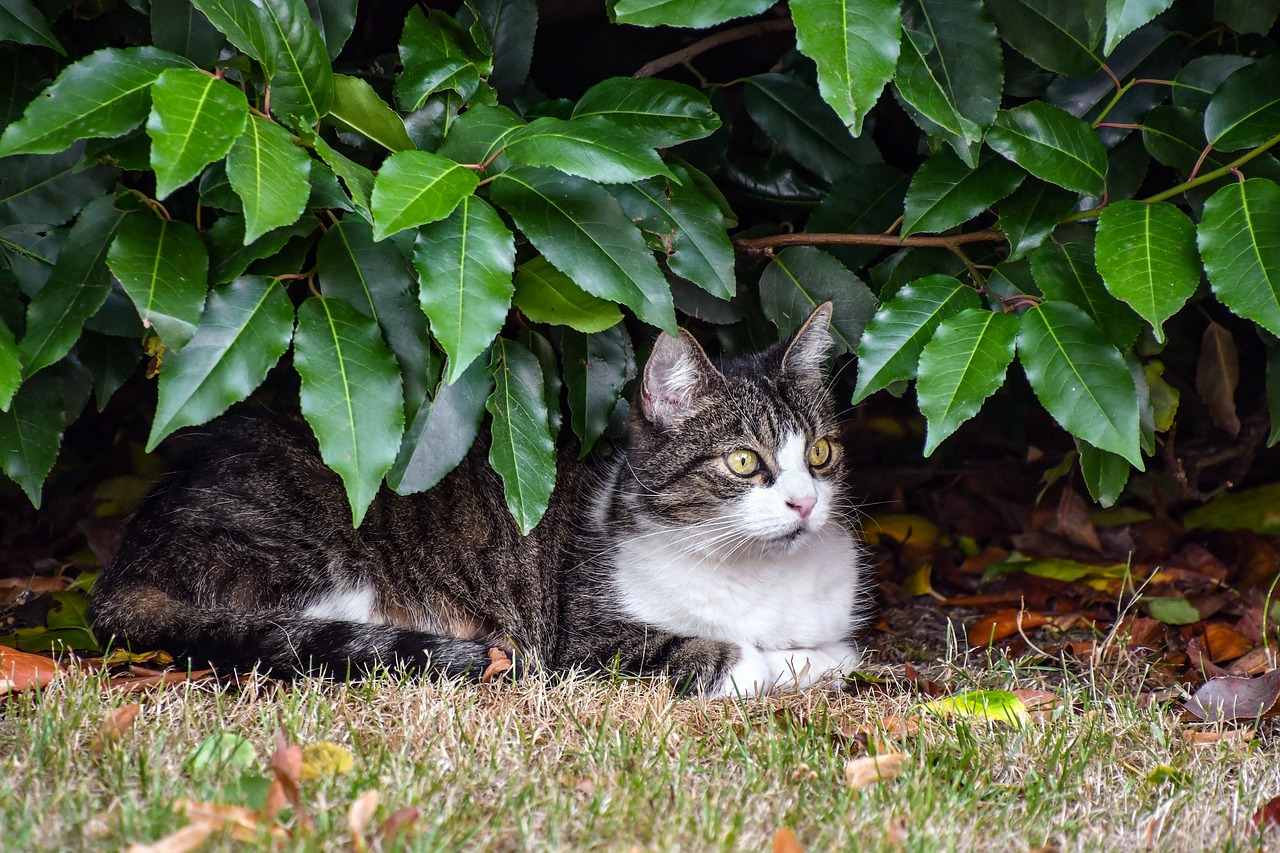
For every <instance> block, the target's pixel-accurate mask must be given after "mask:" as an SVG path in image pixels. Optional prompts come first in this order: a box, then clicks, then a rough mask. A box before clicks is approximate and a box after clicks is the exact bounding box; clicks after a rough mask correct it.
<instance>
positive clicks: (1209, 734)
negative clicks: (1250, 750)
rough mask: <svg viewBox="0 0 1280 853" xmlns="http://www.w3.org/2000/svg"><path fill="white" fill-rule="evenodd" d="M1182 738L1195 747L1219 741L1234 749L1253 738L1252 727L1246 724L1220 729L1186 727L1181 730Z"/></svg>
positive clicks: (1213, 744) (1198, 747) (1215, 743)
mask: <svg viewBox="0 0 1280 853" xmlns="http://www.w3.org/2000/svg"><path fill="white" fill-rule="evenodd" d="M1182 739H1183V740H1185V741H1186V742H1187V743H1188V744H1190V745H1191V746H1192V747H1194V748H1195V749H1203V748H1205V747H1207V746H1217V745H1218V744H1220V743H1221V744H1225V745H1226V746H1228V747H1229V748H1231V749H1232V750H1233V751H1234V750H1238V749H1240V748H1241V747H1243V746H1244V745H1245V744H1247V743H1248V742H1249V741H1251V740H1253V729H1251V728H1248V727H1247V726H1246V727H1243V728H1239V729H1224V730H1222V731H1209V730H1204V729H1186V730H1184V731H1183V732H1182Z"/></svg>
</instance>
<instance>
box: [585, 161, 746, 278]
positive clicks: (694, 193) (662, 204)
mask: <svg viewBox="0 0 1280 853" xmlns="http://www.w3.org/2000/svg"><path fill="white" fill-rule="evenodd" d="M676 171H677V173H678V174H679V175H680V177H681V179H682V181H683V182H682V183H680V184H672V183H671V182H670V181H667V180H666V179H664V178H651V179H649V180H647V181H637V182H636V183H634V184H619V185H618V186H616V187H611V188H610V192H611V193H612V194H613V197H614V198H616V199H617V200H618V202H619V203H620V204H621V205H622V210H623V212H624V213H626V214H627V216H628V217H629V218H630V219H631V221H632V222H635V223H636V224H637V225H639V227H640V230H641V231H643V232H644V234H645V235H646V236H647V237H648V238H649V240H650V243H651V244H652V245H654V246H655V248H657V250H658V251H660V252H662V253H664V254H665V255H666V256H667V266H668V268H669V269H670V270H671V271H672V272H673V273H675V274H676V275H678V276H680V277H682V278H685V279H688V280H689V281H691V282H693V283H694V284H696V285H698V286H699V287H701V288H702V289H703V290H705V291H707V292H708V293H710V294H711V295H712V296H716V297H719V298H720V299H726V300H727V299H732V298H733V295H734V293H736V292H737V289H738V283H737V278H736V276H735V275H734V255H733V244H732V243H730V242H729V236H728V234H726V233H725V227H726V222H725V219H724V216H723V214H721V212H720V208H719V207H717V206H716V204H715V202H713V201H711V200H710V199H708V198H707V197H706V196H704V195H703V194H702V193H700V192H699V191H698V190H697V189H695V187H694V185H693V181H692V180H691V179H690V178H689V175H688V173H687V172H685V171H684V170H683V169H681V168H679V167H677V169H676Z"/></svg>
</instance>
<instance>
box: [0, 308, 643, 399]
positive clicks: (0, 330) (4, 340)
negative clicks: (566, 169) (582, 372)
mask: <svg viewBox="0 0 1280 853" xmlns="http://www.w3.org/2000/svg"><path fill="white" fill-rule="evenodd" d="M619 319H621V318H619ZM21 384H22V359H21V358H19V356H18V342H17V341H16V340H15V339H14V337H13V332H11V331H9V327H8V326H7V325H6V324H5V322H4V320H3V319H0V412H7V411H9V404H10V403H12V402H13V394H14V392H15V391H17V390H18V386H19V385H21Z"/></svg>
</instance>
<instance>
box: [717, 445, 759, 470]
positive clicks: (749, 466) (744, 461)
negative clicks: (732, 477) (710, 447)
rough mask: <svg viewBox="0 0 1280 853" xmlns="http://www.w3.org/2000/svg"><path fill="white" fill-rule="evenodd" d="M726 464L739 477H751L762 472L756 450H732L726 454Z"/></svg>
mask: <svg viewBox="0 0 1280 853" xmlns="http://www.w3.org/2000/svg"><path fill="white" fill-rule="evenodd" d="M724 464H726V465H728V466H729V470H730V471H732V472H733V473H735V474H737V475H738V476H739V477H750V476H751V475H752V474H754V473H755V472H757V471H759V470H760V457H759V456H757V455H756V452H755V451H754V450H746V449H739V450H732V451H730V452H728V453H726V454H725V456H724Z"/></svg>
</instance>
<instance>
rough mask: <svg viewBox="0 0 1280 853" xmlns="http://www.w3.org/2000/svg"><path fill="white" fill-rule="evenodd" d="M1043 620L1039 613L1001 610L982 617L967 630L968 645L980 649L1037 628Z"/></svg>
mask: <svg viewBox="0 0 1280 853" xmlns="http://www.w3.org/2000/svg"><path fill="white" fill-rule="evenodd" d="M1044 623H1045V618H1044V617H1043V616H1041V615H1040V614H1039V613H1033V612H1031V611H1029V610H1001V611H999V612H996V613H992V614H991V615H989V616H984V617H982V618H981V619H979V620H978V621H977V622H975V623H974V625H973V627H972V628H970V629H969V645H970V646H972V647H973V648H981V647H982V646H986V645H990V644H991V643H994V642H996V641H997V640H1003V639H1004V638H1005V637H1011V636H1013V635H1014V634H1017V633H1018V632H1019V631H1020V630H1021V631H1023V632H1026V631H1030V630H1032V629H1034V628H1039V627H1040V626H1041V625H1043V624H1044Z"/></svg>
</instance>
